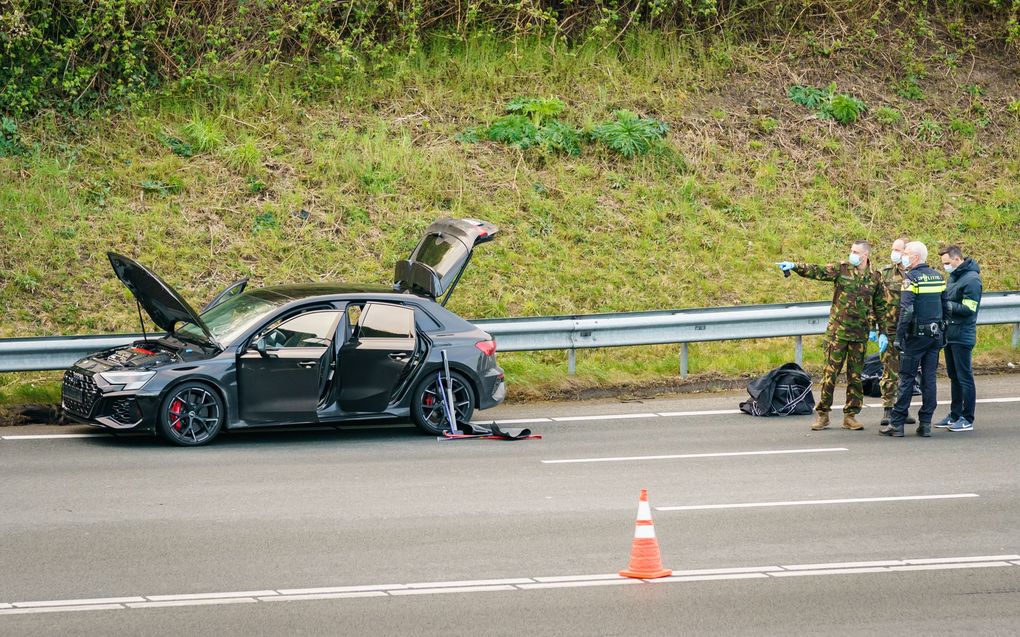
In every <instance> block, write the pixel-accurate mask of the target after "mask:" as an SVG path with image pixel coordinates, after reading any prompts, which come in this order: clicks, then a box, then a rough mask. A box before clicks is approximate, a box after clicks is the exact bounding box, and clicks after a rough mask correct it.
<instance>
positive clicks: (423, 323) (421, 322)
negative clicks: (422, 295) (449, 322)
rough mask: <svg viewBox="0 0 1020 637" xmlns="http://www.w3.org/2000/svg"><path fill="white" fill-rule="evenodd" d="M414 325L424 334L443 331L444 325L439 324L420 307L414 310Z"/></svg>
mask: <svg viewBox="0 0 1020 637" xmlns="http://www.w3.org/2000/svg"><path fill="white" fill-rule="evenodd" d="M414 323H415V325H417V326H418V329H419V330H421V331H423V332H438V331H439V330H441V329H443V326H442V325H440V324H439V323H437V322H436V320H435V319H434V318H432V317H431V316H429V315H428V314H426V313H425V310H423V309H421V308H420V307H416V308H414Z"/></svg>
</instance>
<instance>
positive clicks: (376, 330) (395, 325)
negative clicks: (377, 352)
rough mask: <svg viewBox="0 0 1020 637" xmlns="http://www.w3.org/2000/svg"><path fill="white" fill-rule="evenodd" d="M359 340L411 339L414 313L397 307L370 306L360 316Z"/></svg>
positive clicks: (374, 304) (405, 308)
mask: <svg viewBox="0 0 1020 637" xmlns="http://www.w3.org/2000/svg"><path fill="white" fill-rule="evenodd" d="M358 335H359V337H360V338H411V337H412V336H413V335H414V311H413V310H411V308H408V307H401V306H399V305H383V304H378V303H373V304H370V305H369V306H368V307H367V308H366V309H365V312H364V314H363V315H362V316H361V325H360V326H359V331H358Z"/></svg>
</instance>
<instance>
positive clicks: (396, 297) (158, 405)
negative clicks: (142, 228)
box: [62, 219, 506, 446]
mask: <svg viewBox="0 0 1020 637" xmlns="http://www.w3.org/2000/svg"><path fill="white" fill-rule="evenodd" d="M496 232H497V228H496V226H494V225H492V224H490V223H487V222H484V221H477V220H474V219H440V220H438V221H436V222H435V223H433V224H432V225H430V226H429V227H428V229H427V230H426V232H425V236H424V237H423V238H422V240H421V241H420V242H419V243H418V245H417V247H416V248H415V249H414V251H413V252H412V253H411V256H410V258H408V259H407V260H403V261H399V262H398V263H397V265H396V273H395V277H394V285H393V287H392V288H391V287H385V286H369V285H347V284H342V283H335V284H334V283H312V284H295V285H281V286H274V287H265V288H260V289H254V290H248V289H246V284H247V280H246V279H245V280H242V281H238V282H237V283H235V284H233V285H231V286H230V287H228V288H227V289H226V290H224V291H223V292H221V293H220V294H219V295H217V296H216V298H214V299H213V300H212V301H211V302H210V303H209V304H208V305H206V306H205V307H204V308H203V309H202V311H201V313H198V312H195V310H193V309H192V307H191V306H190V305H188V303H187V302H186V301H185V300H184V299H183V298H182V297H181V295H180V294H178V293H177V292H176V291H175V290H174V289H173V288H172V287H170V286H169V285H168V284H167V283H166V282H164V281H163V280H162V279H161V278H159V277H158V276H156V274H154V273H153V272H151V271H150V270H149V269H147V268H146V267H144V266H142V265H141V264H139V263H137V262H135V261H133V260H131V259H129V258H127V257H124V256H121V255H119V254H115V253H112V252H111V253H109V254H108V256H109V258H110V263H111V264H112V265H113V270H114V272H115V273H116V275H117V277H118V278H119V279H120V280H121V281H122V282H123V283H124V285H125V286H127V288H128V289H129V290H131V292H132V293H133V294H134V296H135V299H136V300H137V302H138V307H139V318H141V312H142V311H143V310H144V311H145V312H146V313H147V314H148V315H149V317H150V318H151V319H152V321H153V322H154V323H155V324H156V325H157V326H158V327H159V328H160V329H162V330H164V331H165V332H166V333H165V334H164V335H161V336H160V337H159V338H144V339H142V340H139V341H136V342H134V343H132V344H131V345H126V346H123V347H118V348H114V349H110V350H106V351H103V352H99V353H97V354H94V355H92V356H89V357H87V358H84V359H82V360H80V361H78V362H76V363H75V364H74V365H73V366H72V367H71V368H70V369H69V370H67V372H65V374H64V383H63V392H62V405H63V409H64V412H65V413H66V414H67V415H68V416H70V417H71V418H72V419H74V420H77V421H79V422H84V423H87V424H92V425H98V426H100V427H104V428H106V429H109V430H115V431H125V430H131V431H139V430H141V431H152V432H154V433H157V434H159V435H160V436H162V437H163V438H165V439H166V440H168V441H170V442H172V443H175V444H178V445H183V446H195V445H201V444H205V443H207V442H209V441H210V440H212V439H213V438H215V437H216V435H217V434H218V433H219V432H220V431H221V430H222V429H223V428H226V429H241V428H250V427H261V426H280V425H296V424H309V423H339V422H346V421H352V420H369V419H378V418H410V419H411V420H413V421H414V423H415V424H416V425H417V426H418V427H419V428H421V429H422V430H423V431H425V432H427V433H430V434H440V433H442V432H443V431H444V430H448V429H449V428H450V422H449V421H450V417H449V416H453V419H454V420H455V421H456V422H457V423H460V424H463V423H467V422H470V419H471V415H472V414H473V412H474V410H475V409H488V408H490V407H494V406H496V405H498V404H499V403H500V402H502V401H503V398H504V397H505V395H506V385H505V383H504V377H503V370H502V369H500V367H499V366H498V365H497V364H496V343H495V341H494V340H493V339H492V337H491V336H490V335H489V334H487V333H485V332H483V331H482V330H480V329H478V328H477V327H475V326H474V325H472V324H471V323H469V322H467V321H465V320H464V319H462V318H460V317H458V316H457V315H456V314H454V313H452V312H450V311H449V310H447V309H446V308H445V307H444V306H445V305H446V301H447V300H449V297H450V294H451V293H452V292H453V289H454V288H455V287H456V285H457V282H458V281H459V280H460V277H461V274H462V273H463V271H464V268H465V267H466V266H467V263H468V261H470V259H471V254H472V251H473V250H474V248H475V246H477V245H478V244H481V243H485V242H487V241H490V240H492V239H493V238H494V237H495V235H496ZM142 327H143V329H144V323H143V326H142ZM444 352H445V354H446V358H447V361H448V363H447V365H444V361H443V353H444ZM447 367H448V368H449V374H447V373H446V371H445V370H446V368H447ZM451 389H452V401H451V400H447V397H449V396H450V390H451ZM451 407H453V409H451Z"/></svg>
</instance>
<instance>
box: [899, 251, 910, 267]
mask: <svg viewBox="0 0 1020 637" xmlns="http://www.w3.org/2000/svg"><path fill="white" fill-rule="evenodd" d="M900 263H902V264H903V267H905V268H909V267H910V257H908V256H907V255H905V254H904V255H903V259H902V260H900Z"/></svg>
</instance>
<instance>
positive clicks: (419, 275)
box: [393, 217, 499, 305]
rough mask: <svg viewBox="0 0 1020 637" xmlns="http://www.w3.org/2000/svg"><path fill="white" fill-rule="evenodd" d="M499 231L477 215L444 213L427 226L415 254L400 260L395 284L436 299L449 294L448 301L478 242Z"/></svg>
mask: <svg viewBox="0 0 1020 637" xmlns="http://www.w3.org/2000/svg"><path fill="white" fill-rule="evenodd" d="M497 232H499V228H497V227H496V226H495V225H493V224H491V223H488V222H487V221H479V220H477V219H451V218H448V217H444V218H442V219H439V220H437V221H435V222H434V223H433V224H432V225H430V226H429V227H428V228H427V229H426V230H425V236H424V237H422V239H421V241H419V242H418V246H417V247H415V249H414V251H413V252H412V253H411V256H410V257H409V258H407V259H404V260H402V261H397V266H396V271H395V272H394V276H393V285H394V287H395V288H396V289H398V290H401V291H408V292H413V293H415V294H424V295H425V296H428V297H430V298H432V299H438V298H439V297H441V296H443V295H444V294H445V295H446V298H444V299H443V305H446V301H447V300H449V298H450V294H451V293H452V292H453V288H454V287H456V285H457V281H459V280H460V277H461V274H463V273H464V268H465V267H467V264H468V261H470V260H471V253H472V251H473V250H474V248H475V246H476V245H478V244H480V243H485V242H487V241H492V240H493V239H495V238H496V233H497Z"/></svg>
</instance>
